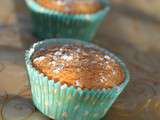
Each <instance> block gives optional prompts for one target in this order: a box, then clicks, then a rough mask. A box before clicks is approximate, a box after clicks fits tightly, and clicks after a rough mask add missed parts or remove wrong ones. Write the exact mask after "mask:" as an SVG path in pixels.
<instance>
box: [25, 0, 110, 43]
mask: <svg viewBox="0 0 160 120" xmlns="http://www.w3.org/2000/svg"><path fill="white" fill-rule="evenodd" d="M26 4H27V6H28V9H29V11H30V13H31V17H32V24H33V33H34V34H35V35H36V36H37V37H38V38H39V39H40V40H43V39H46V38H53V37H60V38H75V39H80V40H84V41H90V40H91V39H92V38H93V36H94V34H95V33H96V30H97V28H98V26H99V25H100V23H101V22H102V20H103V18H104V17H105V16H106V14H107V13H108V11H109V10H110V6H109V5H108V4H107V3H106V7H105V8H104V9H102V10H100V11H98V12H96V13H94V14H65V13H62V12H57V11H54V10H49V9H47V8H44V7H42V6H41V5H39V4H38V3H36V1H35V0H26Z"/></svg>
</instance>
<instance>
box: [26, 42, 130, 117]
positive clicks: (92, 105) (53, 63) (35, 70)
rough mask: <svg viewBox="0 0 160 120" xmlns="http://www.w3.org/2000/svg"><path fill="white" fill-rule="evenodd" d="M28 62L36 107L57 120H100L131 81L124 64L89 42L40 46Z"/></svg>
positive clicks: (34, 48) (30, 55)
mask: <svg viewBox="0 0 160 120" xmlns="http://www.w3.org/2000/svg"><path fill="white" fill-rule="evenodd" d="M25 60H26V66H27V71H28V76H29V80H30V86H31V91H32V98H33V102H34V104H35V106H36V107H37V108H38V109H39V110H40V111H41V112H42V113H44V114H45V115H47V116H49V117H51V118H53V119H56V120H62V119H65V120H72V119H74V120H99V119H101V118H102V117H103V116H104V115H105V114H106V112H107V111H108V109H109V108H110V107H111V105H112V104H113V102H114V101H115V100H116V98H117V97H118V95H119V94H120V93H121V92H122V90H123V89H124V88H125V86H126V85H127V83H128V81H129V74H128V71H127V69H126V67H125V65H124V64H123V63H122V61H121V60H119V59H118V58H117V57H116V56H115V55H113V54H112V53H110V52H108V51H107V50H105V49H102V48H100V47H98V46H96V45H94V44H91V43H87V42H82V41H77V40H69V39H51V40H45V41H43V42H38V43H35V44H34V45H33V46H32V47H31V49H30V50H29V51H26V54H25ZM77 113H78V114H77Z"/></svg>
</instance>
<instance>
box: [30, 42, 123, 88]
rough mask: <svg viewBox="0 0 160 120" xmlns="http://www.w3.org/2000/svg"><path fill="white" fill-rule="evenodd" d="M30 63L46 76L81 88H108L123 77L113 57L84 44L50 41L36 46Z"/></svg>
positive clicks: (119, 81) (121, 80)
mask: <svg viewBox="0 0 160 120" xmlns="http://www.w3.org/2000/svg"><path fill="white" fill-rule="evenodd" d="M32 63H33V66H34V67H35V68H36V69H37V70H38V71H39V72H42V73H43V74H44V75H45V76H47V77H48V79H49V80H54V81H55V82H58V81H60V82H61V84H67V85H68V86H71V85H73V86H75V87H80V88H82V89H84V88H87V89H102V88H111V87H113V86H115V85H119V84H121V83H122V82H123V81H124V73H123V70H122V69H121V67H120V66H119V64H117V63H116V61H115V60H114V59H113V58H111V57H110V56H109V55H106V54H104V53H102V52H100V51H99V50H97V49H94V48H91V47H86V46H84V45H77V44H76V45H74V44H65V45H54V46H53V45H52V46H50V47H47V48H44V49H41V50H38V51H37V52H36V53H35V54H34V55H33V56H32Z"/></svg>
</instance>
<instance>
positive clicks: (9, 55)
mask: <svg viewBox="0 0 160 120" xmlns="http://www.w3.org/2000/svg"><path fill="white" fill-rule="evenodd" d="M111 3H112V10H111V12H110V13H109V15H108V16H107V17H106V19H105V20H104V23H103V24H102V25H101V27H100V29H99V30H98V33H97V35H96V36H95V38H94V40H93V42H94V43H96V44H98V45H100V46H102V47H105V48H107V49H109V50H110V51H112V52H114V53H116V54H117V55H118V56H120V57H121V58H122V59H123V60H124V61H125V63H126V64H127V66H128V68H129V70H130V74H131V81H130V83H129V85H128V86H127V88H126V90H125V91H124V92H123V93H122V94H121V96H120V97H119V98H118V99H117V101H116V103H115V104H114V105H113V107H112V108H111V110H110V111H109V112H108V114H107V115H106V117H105V118H104V120H160V14H159V12H160V8H159V6H160V1H159V0H154V1H152V2H149V1H147V0H125V1H124V0H112V1H111ZM30 31H31V22H30V18H29V16H28V12H27V10H26V7H25V5H24V1H23V0H1V4H0V96H1V97H0V110H1V114H0V120H48V118H46V117H44V116H43V115H42V114H41V113H39V112H38V111H36V110H35V108H34V106H33V105H32V103H31V99H30V92H29V90H28V88H27V77H26V72H25V66H24V59H23V54H24V50H25V49H27V48H28V47H29V46H30V45H31V44H32V43H34V42H35V41H36V38H34V37H33V36H32V34H31V32H30Z"/></svg>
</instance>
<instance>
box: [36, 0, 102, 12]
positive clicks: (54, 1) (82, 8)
mask: <svg viewBox="0 0 160 120" xmlns="http://www.w3.org/2000/svg"><path fill="white" fill-rule="evenodd" d="M35 1H36V2H37V3H38V4H40V5H41V6H43V7H46V8H48V9H51V10H56V11H58V12H63V13H67V14H91V13H95V12H97V11H99V10H100V9H102V8H103V7H102V3H100V2H97V1H89V0H88V1H82V0H35Z"/></svg>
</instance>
